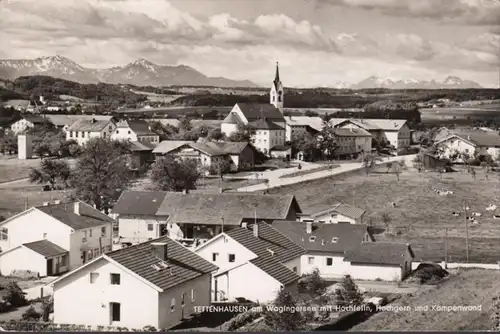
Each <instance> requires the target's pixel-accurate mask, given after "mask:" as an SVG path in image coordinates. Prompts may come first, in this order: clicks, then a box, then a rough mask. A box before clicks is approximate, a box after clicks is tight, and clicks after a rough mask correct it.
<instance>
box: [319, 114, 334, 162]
mask: <svg viewBox="0 0 500 334" xmlns="http://www.w3.org/2000/svg"><path fill="white" fill-rule="evenodd" d="M318 139H319V148H320V150H321V154H322V155H323V156H324V157H326V158H328V159H332V158H333V157H334V154H335V150H336V149H337V136H336V135H335V128H334V127H333V125H332V123H331V122H329V121H323V128H322V129H321V131H320V133H319V134H318Z"/></svg>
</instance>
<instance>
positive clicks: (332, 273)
mask: <svg viewBox="0 0 500 334" xmlns="http://www.w3.org/2000/svg"><path fill="white" fill-rule="evenodd" d="M310 257H312V258H314V262H313V263H312V264H310V263H309V258H310ZM327 258H332V260H333V263H332V265H331V266H327V265H326V259H327ZM300 266H301V270H302V271H301V275H302V274H310V273H311V272H313V271H314V269H318V270H319V272H320V275H321V277H324V278H338V277H342V276H344V275H345V274H348V273H349V272H350V270H351V266H350V263H349V262H345V261H344V255H343V254H335V253H320V252H308V254H305V255H302V257H301V264H300Z"/></svg>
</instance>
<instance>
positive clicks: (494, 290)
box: [351, 269, 500, 331]
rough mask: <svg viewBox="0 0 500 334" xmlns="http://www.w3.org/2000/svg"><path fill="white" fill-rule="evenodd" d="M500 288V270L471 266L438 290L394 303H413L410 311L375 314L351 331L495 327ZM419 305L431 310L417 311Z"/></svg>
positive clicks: (420, 293) (408, 304) (465, 329)
mask: <svg viewBox="0 0 500 334" xmlns="http://www.w3.org/2000/svg"><path fill="white" fill-rule="evenodd" d="M498 291H500V272H498V271H496V270H482V269H469V270H464V271H462V272H460V273H459V274H458V275H457V276H453V277H451V278H450V279H449V280H447V281H444V282H443V283H441V285H440V286H439V287H438V288H437V289H432V290H422V291H420V292H418V293H416V294H415V295H413V296H408V297H403V298H401V299H400V300H398V301H396V302H394V303H392V304H390V305H391V306H396V305H400V306H410V310H409V311H402V312H394V311H392V312H391V311H384V312H380V313H377V314H375V315H374V316H372V317H371V318H369V319H368V320H366V321H365V322H363V323H361V324H359V325H357V326H355V327H353V328H352V329H351V331H476V330H477V331H483V330H490V329H491V322H490V315H491V308H492V305H493V301H492V297H493V296H496V295H497V294H498ZM433 305H442V306H481V308H480V309H476V310H469V311H467V310H462V311H437V310H432V306H433ZM416 306H428V310H420V311H415V310H414V307H416Z"/></svg>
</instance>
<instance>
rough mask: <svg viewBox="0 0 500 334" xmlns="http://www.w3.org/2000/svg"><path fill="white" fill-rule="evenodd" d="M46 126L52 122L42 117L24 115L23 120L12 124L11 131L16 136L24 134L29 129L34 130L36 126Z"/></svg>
mask: <svg viewBox="0 0 500 334" xmlns="http://www.w3.org/2000/svg"><path fill="white" fill-rule="evenodd" d="M44 124H50V121H49V120H48V119H46V118H44V117H43V116H40V115H30V114H28V115H23V116H21V119H20V120H18V121H16V122H14V123H12V124H11V126H10V130H11V131H12V132H14V133H16V134H18V133H21V132H24V131H26V130H28V129H32V128H34V127H35V126H42V125H44Z"/></svg>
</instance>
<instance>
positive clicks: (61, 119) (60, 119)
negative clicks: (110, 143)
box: [43, 114, 113, 127]
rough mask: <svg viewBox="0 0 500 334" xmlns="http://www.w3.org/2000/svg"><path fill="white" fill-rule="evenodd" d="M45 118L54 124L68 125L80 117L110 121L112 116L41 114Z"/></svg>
mask: <svg viewBox="0 0 500 334" xmlns="http://www.w3.org/2000/svg"><path fill="white" fill-rule="evenodd" d="M43 116H44V117H45V118H47V119H48V120H49V121H50V122H51V123H52V124H54V125H55V126H60V127H62V126H66V125H67V126H70V125H71V124H73V123H74V122H76V121H77V120H80V119H86V120H90V119H92V118H95V119H96V120H99V121H111V120H112V119H113V116H104V115H52V114H45V115H43Z"/></svg>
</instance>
